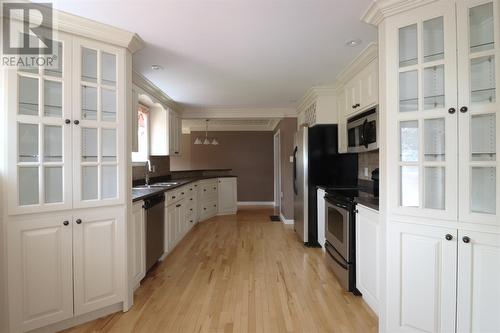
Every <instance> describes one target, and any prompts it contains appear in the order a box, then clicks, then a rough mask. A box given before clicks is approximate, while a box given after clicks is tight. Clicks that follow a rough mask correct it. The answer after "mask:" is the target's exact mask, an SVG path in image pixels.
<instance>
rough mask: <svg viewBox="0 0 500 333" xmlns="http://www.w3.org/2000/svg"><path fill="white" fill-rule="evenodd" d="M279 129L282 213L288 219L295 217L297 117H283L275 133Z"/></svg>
mask: <svg viewBox="0 0 500 333" xmlns="http://www.w3.org/2000/svg"><path fill="white" fill-rule="evenodd" d="M278 130H279V132H280V143H281V145H280V146H281V152H280V153H281V192H282V193H283V197H282V199H281V213H282V214H283V216H284V217H285V218H286V219H293V197H294V194H293V163H291V162H290V156H293V149H294V137H295V132H297V118H283V119H282V120H281V121H280V122H279V124H278V126H276V129H275V130H274V133H276V132H277V131H278Z"/></svg>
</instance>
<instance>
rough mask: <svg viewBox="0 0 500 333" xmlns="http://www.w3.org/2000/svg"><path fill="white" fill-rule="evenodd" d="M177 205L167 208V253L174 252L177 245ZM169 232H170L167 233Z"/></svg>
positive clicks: (170, 205)
mask: <svg viewBox="0 0 500 333" xmlns="http://www.w3.org/2000/svg"><path fill="white" fill-rule="evenodd" d="M175 205H176V204H169V205H168V206H165V222H166V225H165V251H167V249H168V252H170V251H172V250H173V249H174V248H175V246H176V245H177V240H178V239H177V235H178V231H177V223H176V215H175V214H176V211H175ZM166 230H168V232H167V231H166Z"/></svg>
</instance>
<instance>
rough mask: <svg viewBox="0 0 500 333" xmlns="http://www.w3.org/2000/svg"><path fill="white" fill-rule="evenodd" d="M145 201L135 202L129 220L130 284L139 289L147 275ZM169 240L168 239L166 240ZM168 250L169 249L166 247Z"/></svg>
mask: <svg viewBox="0 0 500 333" xmlns="http://www.w3.org/2000/svg"><path fill="white" fill-rule="evenodd" d="M143 205H144V201H138V202H134V204H133V206H132V218H131V219H129V230H130V231H131V232H129V242H128V246H127V247H128V249H129V251H130V253H131V254H132V260H131V263H130V265H131V267H130V284H131V287H132V288H135V287H137V286H138V285H139V284H140V282H141V280H142V279H143V278H144V276H145V275H146V216H145V210H144V208H143V207H142V206H143ZM165 239H167V238H165ZM165 248H166V249H167V247H165Z"/></svg>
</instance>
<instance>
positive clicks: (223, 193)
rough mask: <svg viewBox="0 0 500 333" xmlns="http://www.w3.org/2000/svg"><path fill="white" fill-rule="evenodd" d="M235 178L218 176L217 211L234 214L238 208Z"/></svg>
mask: <svg viewBox="0 0 500 333" xmlns="http://www.w3.org/2000/svg"><path fill="white" fill-rule="evenodd" d="M236 180H237V179H236V178H234V177H226V178H219V181H218V213H219V214H221V215H222V214H224V215H225V214H236V211H237V210H238V188H237V184H236Z"/></svg>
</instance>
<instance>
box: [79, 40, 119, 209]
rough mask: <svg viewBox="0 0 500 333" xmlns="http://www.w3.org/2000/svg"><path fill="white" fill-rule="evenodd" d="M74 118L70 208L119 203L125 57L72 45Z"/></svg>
mask: <svg viewBox="0 0 500 333" xmlns="http://www.w3.org/2000/svg"><path fill="white" fill-rule="evenodd" d="M73 55H74V59H75V64H76V65H75V67H74V71H75V73H74V77H75V79H74V82H73V94H74V98H73V116H74V119H75V120H78V121H79V124H78V125H75V126H74V130H73V155H74V156H75V157H76V158H75V163H74V165H73V175H74V184H75V187H74V191H73V206H74V207H75V208H86V207H96V206H112V205H117V204H122V203H124V200H125V188H124V187H123V186H119V184H125V183H126V180H125V166H126V156H125V152H126V147H125V141H126V140H125V136H124V129H125V118H126V116H125V113H126V110H125V103H124V101H125V81H126V80H125V77H124V70H123V69H122V68H123V67H124V59H125V54H124V51H123V50H122V49H120V48H115V47H112V46H110V45H106V44H103V43H98V42H94V41H90V40H86V39H75V41H74V43H73Z"/></svg>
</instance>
